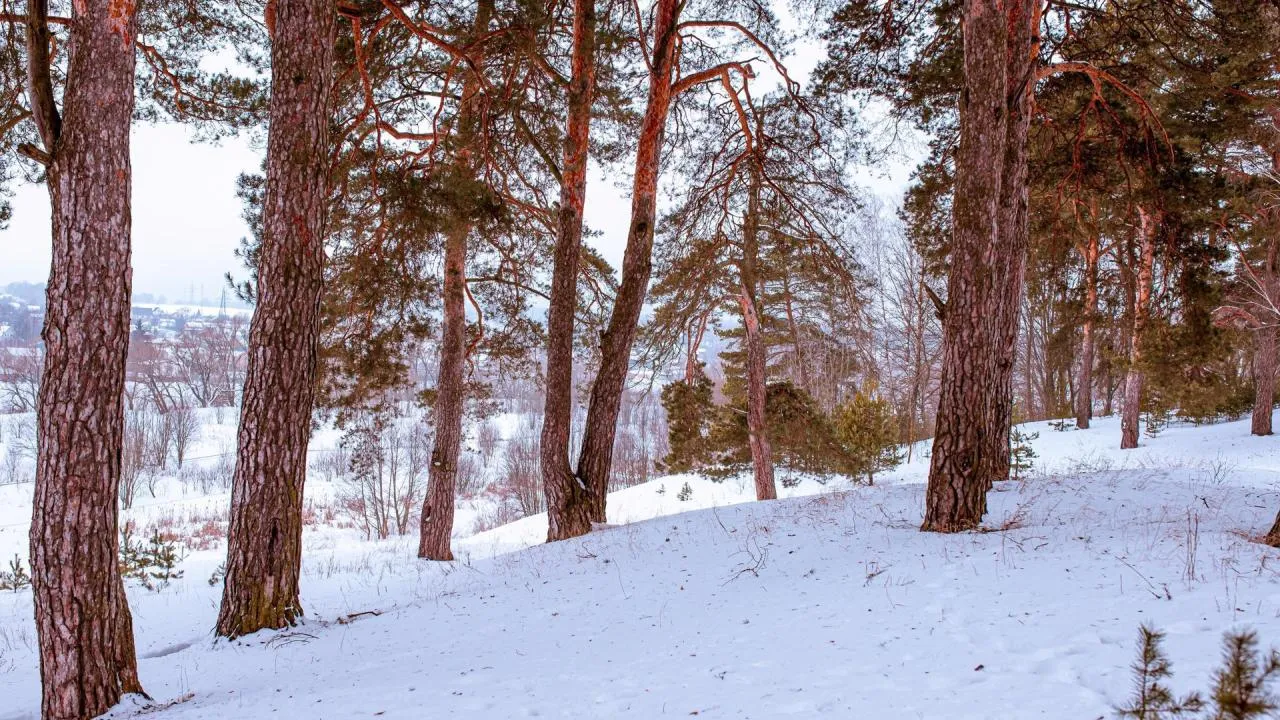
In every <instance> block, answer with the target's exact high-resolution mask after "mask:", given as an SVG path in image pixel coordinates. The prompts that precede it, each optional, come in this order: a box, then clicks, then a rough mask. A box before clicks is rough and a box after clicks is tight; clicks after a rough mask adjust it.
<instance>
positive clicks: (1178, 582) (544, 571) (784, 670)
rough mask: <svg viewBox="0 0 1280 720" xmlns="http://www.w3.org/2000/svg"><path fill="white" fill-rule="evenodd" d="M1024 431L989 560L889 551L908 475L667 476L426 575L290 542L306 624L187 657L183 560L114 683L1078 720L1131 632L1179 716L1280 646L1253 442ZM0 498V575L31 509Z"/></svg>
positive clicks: (667, 711)
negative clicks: (569, 528)
mask: <svg viewBox="0 0 1280 720" xmlns="http://www.w3.org/2000/svg"><path fill="white" fill-rule="evenodd" d="M1024 430H1026V431H1028V432H1032V431H1034V432H1038V433H1039V438H1038V439H1037V440H1035V441H1034V442H1033V444H1034V447H1035V449H1036V451H1037V453H1038V454H1039V457H1038V458H1036V461H1035V462H1036V468H1035V470H1033V471H1032V472H1031V473H1030V474H1029V476H1028V477H1027V478H1026V479H1025V480H1024V481H1022V482H1014V483H1007V484H1005V485H1004V486H1002V487H1000V488H998V489H997V492H993V493H992V494H991V498H990V504H991V512H990V514H989V515H988V523H987V525H988V528H989V529H990V532H982V533H970V534H962V535H955V536H941V535H933V534H922V533H920V532H918V531H917V527H918V525H919V523H920V519H921V513H922V506H923V501H922V495H923V491H924V486H923V484H922V483H923V480H924V476H925V470H926V464H925V463H926V462H927V461H926V460H924V459H921V458H919V457H918V455H917V458H916V460H915V461H914V462H913V463H911V464H908V465H904V466H902V467H900V468H899V469H898V470H897V471H895V472H894V473H893V474H891V475H889V476H886V477H885V478H884V479H883V481H882V482H881V483H880V484H879V485H878V486H876V487H854V488H850V487H849V485H848V484H847V483H845V482H843V481H842V482H832V483H829V484H827V485H820V484H818V483H816V482H814V481H813V480H812V479H806V480H804V481H803V482H801V483H800V484H799V486H797V487H795V488H792V489H789V490H784V491H783V494H784V495H786V496H788V497H786V498H785V499H783V500H779V501H777V502H772V503H766V504H759V503H750V502H745V500H746V499H747V497H748V493H749V492H750V485H749V483H746V482H742V481H735V480H730V481H728V482H725V483H720V484H717V483H712V482H709V481H706V480H702V479H698V478H692V477H683V476H676V477H668V478H663V479H660V480H655V481H652V482H649V483H646V484H643V485H639V486H636V487H632V488H629V489H627V490H624V491H621V492H618V493H615V494H613V495H612V496H611V497H610V521H611V523H613V525H612V526H611V527H609V528H605V529H601V530H599V531H597V532H594V533H592V534H591V535H589V536H587V537H585V538H581V539H579V540H575V541H568V542H563V543H557V544H554V545H542V544H539V541H540V540H541V539H542V536H543V535H544V533H545V518H543V517H541V516H535V517H530V518H526V519H524V520H521V521H518V522H516V523H512V524H510V525H506V526H503V527H499V528H497V529H495V530H492V531H489V532H486V533H480V534H478V535H475V536H473V537H469V538H466V539H462V540H459V541H457V542H456V547H457V549H458V550H459V551H460V552H459V557H460V558H461V559H460V560H459V561H458V562H456V563H450V564H440V563H423V562H419V561H417V560H416V559H415V558H414V549H415V544H414V542H413V540H412V538H401V539H398V540H389V541H385V542H380V543H370V542H365V541H362V540H359V539H358V538H357V537H356V536H355V535H354V533H352V532H350V531H346V532H344V531H340V530H336V529H332V528H320V529H313V530H308V531H307V534H306V537H305V544H306V551H305V555H306V560H305V564H304V568H303V577H302V582H303V603H304V606H305V609H306V611H307V621H306V623H305V624H304V625H302V626H300V627H298V628H296V629H294V630H291V631H286V632H281V633H264V634H260V635H258V636H254V637H251V638H249V639H247V640H245V641H242V642H233V643H226V642H221V643H216V644H215V643H214V642H213V640H212V634H211V628H212V625H213V621H214V617H215V614H216V611H217V603H218V599H219V595H220V590H221V588H220V585H219V586H214V585H211V584H210V583H209V579H210V575H211V574H212V573H213V571H214V569H215V568H216V567H217V565H218V563H219V562H220V552H221V547H219V548H215V549H210V550H208V551H203V552H195V553H192V554H191V555H190V556H188V557H187V559H186V560H185V562H184V563H183V566H182V567H183V570H184V571H185V576H184V577H183V578H182V579H180V580H177V581H175V582H174V583H173V584H172V585H171V586H170V587H168V588H167V589H164V590H163V591H160V592H150V591H147V590H145V589H143V588H141V587H134V586H131V587H130V601H131V606H132V609H133V616H134V624H135V629H136V632H137V636H138V643H137V644H138V653H139V658H140V670H141V674H142V681H143V684H144V686H145V687H146V688H147V690H148V692H149V693H150V694H151V695H152V696H153V697H154V698H155V702H156V703H157V704H158V705H161V706H167V707H163V708H162V709H161V711H160V712H159V715H158V716H159V717H169V718H225V717H236V718H266V717H300V718H301V717H305V718H358V717H382V718H424V717H426V718H437V717H438V718H516V717H557V718H605V717H628V718H657V717H665V716H671V717H689V716H698V717H717V718H777V717H802V718H809V717H827V716H829V717H842V718H851V717H865V718H948V719H951V718H1062V719H1064V720H1066V719H1067V718H1070V719H1072V720H1082V719H1084V720H1088V719H1092V718H1099V717H1110V716H1111V715H1112V707H1113V706H1114V705H1116V704H1117V703H1119V702H1121V701H1123V700H1124V699H1125V697H1126V696H1127V695H1128V692H1129V686H1130V678H1129V674H1128V665H1129V663H1130V662H1131V660H1132V657H1133V652H1134V639H1135V635H1136V631H1137V628H1138V625H1139V623H1142V622H1151V623H1153V624H1154V625H1155V626H1156V627H1158V628H1160V629H1163V630H1165V631H1167V632H1168V635H1169V638H1168V643H1167V648H1168V651H1169V655H1170V657H1171V660H1172V662H1173V665H1174V669H1175V671H1176V675H1175V677H1174V679H1173V682H1172V684H1173V685H1174V686H1175V688H1179V689H1184V688H1185V689H1192V688H1201V687H1203V686H1204V685H1206V684H1207V681H1208V678H1209V673H1210V671H1211V668H1212V667H1213V666H1214V664H1215V663H1216V661H1217V656H1218V645H1219V642H1220V638H1221V634H1222V632H1223V631H1224V630H1226V629H1229V628H1235V627H1252V628H1255V629H1257V630H1258V631H1259V632H1260V634H1261V636H1262V639H1263V642H1264V644H1273V643H1280V576H1278V575H1277V573H1276V568H1277V567H1280V563H1277V560H1278V559H1280V558H1278V556H1277V552H1276V551H1275V550H1272V549H1270V548H1267V547H1264V546H1261V545H1258V544H1255V543H1252V542H1250V541H1249V539H1248V538H1249V536H1251V535H1254V534H1259V533H1262V532H1265V531H1266V529H1267V528H1268V527H1269V525H1270V522H1271V520H1272V518H1273V517H1274V516H1275V513H1276V510H1277V509H1280V494H1278V493H1277V492H1276V491H1275V490H1276V480H1277V479H1280V453H1277V452H1276V447H1277V446H1276V443H1277V442H1280V440H1276V439H1274V438H1255V437H1250V436H1249V435H1248V423H1247V421H1246V422H1237V423H1229V424H1221V425H1215V426H1208V427H1191V426H1175V427H1171V428H1169V429H1168V430H1166V431H1165V432H1163V433H1161V434H1160V436H1159V437H1157V438H1154V439H1146V438H1144V445H1143V447H1142V448H1140V449H1138V450H1136V451H1128V452H1122V451H1119V450H1117V449H1114V448H1115V447H1116V446H1117V445H1118V438H1119V428H1118V426H1117V423H1116V422H1115V421H1113V420H1111V419H1103V420H1101V421H1098V422H1096V424H1095V427H1094V429H1091V430H1088V431H1066V432H1055V431H1054V430H1052V429H1051V428H1050V426H1049V425H1048V424H1046V423H1036V424H1033V425H1031V426H1028V427H1026V428H1024ZM686 483H687V488H686V487H685V485H686ZM686 490H687V492H686ZM0 491H3V493H4V494H3V496H2V497H0V502H3V504H4V509H3V511H2V512H3V513H4V516H3V518H0V525H3V526H4V527H3V531H2V532H0V559H3V558H7V557H10V556H12V554H13V553H14V552H25V538H24V536H25V527H24V524H23V521H22V520H21V518H22V517H24V513H26V512H27V511H28V509H27V505H26V503H28V502H29V501H28V499H27V495H26V494H27V493H29V491H30V485H23V486H15V487H5V488H0ZM681 496H684V497H686V498H687V499H685V500H682V499H680V497H681ZM211 500H212V499H211ZM685 511H689V512H685ZM31 612H32V610H31V594H30V591H29V590H24V591H20V592H17V593H5V594H4V595H3V596H2V597H0V719H4V720H10V719H17V718H35V717H37V716H38V706H39V682H38V672H37V667H36V662H37V659H36V654H35V652H34V645H35V635H34V630H33V627H32V623H31V619H30V618H31ZM139 704H140V705H145V703H139ZM134 712H135V710H133V709H121V710H118V711H117V713H116V716H119V717H129V716H132V715H133V714H134Z"/></svg>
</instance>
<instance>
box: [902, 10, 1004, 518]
mask: <svg viewBox="0 0 1280 720" xmlns="http://www.w3.org/2000/svg"><path fill="white" fill-rule="evenodd" d="M963 27H964V90H963V92H962V93H961V101H960V146H959V148H958V150H957V152H956V179H955V200H954V202H953V205H952V221H953V235H952V245H951V273H950V277H949V278H948V283H947V306H946V312H945V315H944V318H943V341H942V371H941V378H940V380H939V392H938V410H937V428H936V432H935V434H934V439H933V455H932V457H931V458H930V466H929V485H928V489H927V491H926V498H925V516H924V524H923V526H922V529H923V530H927V531H936V532H957V531H960V530H966V529H969V528H973V527H976V526H977V525H978V524H979V523H980V522H981V521H982V516H983V515H984V514H985V513H986V490H987V480H986V478H985V477H984V476H983V474H982V473H983V472H984V470H986V469H987V468H988V467H990V465H991V462H990V461H984V458H983V453H985V452H989V449H990V448H991V446H992V445H993V439H992V438H991V437H990V436H989V435H990V431H991V428H990V419H991V418H990V416H991V402H990V397H991V394H992V393H993V392H994V391H995V386H994V383H993V379H994V378H995V377H996V376H997V375H998V373H999V372H1000V368H999V367H998V365H999V357H998V354H997V353H996V352H995V350H996V349H995V348H994V347H993V346H992V338H993V336H994V335H995V333H994V332H993V328H992V321H993V311H994V310H995V309H996V308H994V307H992V303H993V300H994V299H995V293H997V292H998V291H999V270H998V268H997V267H996V264H997V263H1000V262H1003V259H1002V258H997V257H993V250H994V248H995V247H996V246H997V245H998V242H997V233H998V232H999V217H1000V208H1001V202H1000V201H1001V180H1002V178H1003V168H1004V162H1003V161H1004V155H1005V147H1006V142H1007V137H1006V136H1007V126H1008V97H1007V94H1006V87H1007V86H1006V82H1005V72H1006V67H1005V66H1006V53H1007V47H1006V45H1007V41H1006V40H1007V27H1006V20H1005V17H1004V15H1003V13H1001V12H1000V11H999V10H998V8H997V6H996V3H991V2H987V1H986V0H965V2H964V21H963Z"/></svg>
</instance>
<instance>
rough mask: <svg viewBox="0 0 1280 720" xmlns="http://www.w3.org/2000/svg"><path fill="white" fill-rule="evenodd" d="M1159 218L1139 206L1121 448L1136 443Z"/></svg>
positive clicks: (1132, 446) (1129, 448)
mask: <svg viewBox="0 0 1280 720" xmlns="http://www.w3.org/2000/svg"><path fill="white" fill-rule="evenodd" d="M1158 227H1159V220H1158V218H1156V217H1152V215H1151V213H1148V212H1147V211H1146V210H1145V209H1144V208H1138V228H1139V230H1138V231H1139V234H1140V235H1141V240H1142V250H1141V255H1140V257H1139V259H1138V274H1137V286H1136V288H1135V290H1134V301H1133V302H1134V304H1133V313H1132V315H1133V329H1132V330H1131V336H1130V338H1129V369H1128V372H1126V373H1125V376H1124V407H1123V409H1122V414H1121V416H1120V448H1121V449H1122V450H1131V449H1133V448H1136V447H1138V421H1139V418H1140V413H1141V412H1142V383H1143V377H1142V360H1143V346H1142V345H1143V342H1142V341H1143V338H1142V335H1143V332H1144V331H1145V329H1146V326H1147V318H1148V316H1149V314H1150V312H1151V307H1150V305H1151V284H1152V278H1153V271H1154V268H1155V256H1156V232H1157V230H1158Z"/></svg>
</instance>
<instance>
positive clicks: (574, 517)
mask: <svg viewBox="0 0 1280 720" xmlns="http://www.w3.org/2000/svg"><path fill="white" fill-rule="evenodd" d="M595 37H596V6H595V0H576V1H575V2H574V19H573V74H572V77H571V78H570V80H569V117H568V119H567V121H566V128H565V140H564V168H563V170H562V175H561V181H560V183H561V184H560V214H559V217H558V218H557V221H558V224H557V226H556V249H555V268H554V270H553V272H552V277H551V303H550V308H549V309H548V311H547V387H546V404H545V406H544V407H543V413H542V446H541V460H542V484H543V490H544V492H545V493H546V496H547V519H548V528H547V540H548V541H552V540H563V539H565V538H570V537H576V536H578V535H582V534H584V533H586V532H588V531H589V530H590V529H591V519H590V501H589V496H588V492H587V488H586V485H585V484H584V483H581V482H579V480H578V477H577V476H576V475H574V473H573V466H572V465H571V464H570V460H569V437H570V429H571V424H572V420H573V320H574V312H575V310H576V309H577V305H578V292H577V291H578V260H579V258H580V257H581V253H582V213H583V207H584V205H585V202H586V195H587V159H588V155H589V152H590V138H591V102H592V98H593V96H594V95H595V73H596V70H595Z"/></svg>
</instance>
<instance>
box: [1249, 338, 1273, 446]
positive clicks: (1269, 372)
mask: <svg viewBox="0 0 1280 720" xmlns="http://www.w3.org/2000/svg"><path fill="white" fill-rule="evenodd" d="M1253 386H1254V394H1253V427H1252V429H1251V432H1252V433H1253V434H1254V435H1270V434H1271V415H1272V412H1273V411H1274V409H1275V404H1276V328H1275V326H1272V325H1267V326H1263V327H1261V328H1259V329H1257V330H1254V331H1253Z"/></svg>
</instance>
